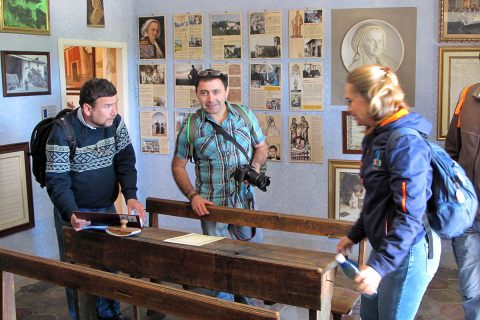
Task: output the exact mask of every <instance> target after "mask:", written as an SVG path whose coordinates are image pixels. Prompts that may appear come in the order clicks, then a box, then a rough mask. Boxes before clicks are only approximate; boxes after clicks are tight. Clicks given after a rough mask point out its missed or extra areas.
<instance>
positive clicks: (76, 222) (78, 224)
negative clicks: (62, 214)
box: [70, 214, 91, 231]
mask: <svg viewBox="0 0 480 320" xmlns="http://www.w3.org/2000/svg"><path fill="white" fill-rule="evenodd" d="M70 224H71V225H72V227H73V229H74V230H75V231H80V230H82V228H83V227H86V226H89V225H90V224H91V222H90V221H87V220H83V219H77V217H76V216H75V215H74V214H72V216H71V217H70Z"/></svg>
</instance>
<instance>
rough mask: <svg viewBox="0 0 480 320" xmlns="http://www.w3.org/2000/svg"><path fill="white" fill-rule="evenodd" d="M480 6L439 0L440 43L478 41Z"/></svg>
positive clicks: (479, 39)
mask: <svg viewBox="0 0 480 320" xmlns="http://www.w3.org/2000/svg"><path fill="white" fill-rule="evenodd" d="M479 24H480V6H479V5H478V3H475V1H451V0H440V41H480V27H479Z"/></svg>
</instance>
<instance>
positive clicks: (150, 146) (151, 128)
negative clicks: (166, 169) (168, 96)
mask: <svg viewBox="0 0 480 320" xmlns="http://www.w3.org/2000/svg"><path fill="white" fill-rule="evenodd" d="M140 135H141V144H142V145H141V148H142V152H144V153H157V154H168V153H169V147H168V112H166V111H141V112H140Z"/></svg>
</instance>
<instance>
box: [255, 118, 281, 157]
mask: <svg viewBox="0 0 480 320" xmlns="http://www.w3.org/2000/svg"><path fill="white" fill-rule="evenodd" d="M255 116H256V117H257V119H258V122H259V124H260V128H262V132H263V135H264V136H265V139H266V141H267V144H268V156H267V160H271V161H281V160H282V116H281V115H280V114H278V113H277V114H263V113H255Z"/></svg>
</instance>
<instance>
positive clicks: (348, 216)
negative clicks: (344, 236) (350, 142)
mask: <svg viewBox="0 0 480 320" xmlns="http://www.w3.org/2000/svg"><path fill="white" fill-rule="evenodd" d="M364 197H365V189H364V188H363V185H362V183H361V179H360V161H352V160H329V161H328V217H329V218H330V219H337V220H344V221H357V219H358V218H359V217H360V212H361V211H362V208H363V199H364Z"/></svg>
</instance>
